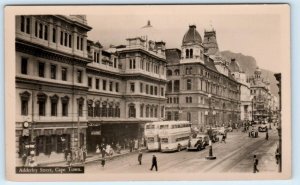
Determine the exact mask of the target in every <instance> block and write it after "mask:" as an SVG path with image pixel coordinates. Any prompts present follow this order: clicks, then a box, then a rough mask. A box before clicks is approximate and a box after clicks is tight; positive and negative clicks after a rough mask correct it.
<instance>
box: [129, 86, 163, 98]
mask: <svg viewBox="0 0 300 185" xmlns="http://www.w3.org/2000/svg"><path fill="white" fill-rule="evenodd" d="M149 87H150V88H149ZM160 91H161V93H160V94H161V96H164V88H163V87H161V89H160ZM130 92H132V93H133V92H135V83H130ZM143 92H144V84H143V83H140V93H143ZM145 93H146V94H150V95H156V96H157V95H158V88H157V86H154V88H153V86H152V85H148V84H146V85H145Z"/></svg>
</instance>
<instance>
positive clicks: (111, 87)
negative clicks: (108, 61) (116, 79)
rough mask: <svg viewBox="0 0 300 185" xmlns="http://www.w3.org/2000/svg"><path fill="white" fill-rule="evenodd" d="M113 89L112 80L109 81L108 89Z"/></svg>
mask: <svg viewBox="0 0 300 185" xmlns="http://www.w3.org/2000/svg"><path fill="white" fill-rule="evenodd" d="M112 90H113V82H109V91H112Z"/></svg>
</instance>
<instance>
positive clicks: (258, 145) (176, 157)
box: [85, 129, 278, 173]
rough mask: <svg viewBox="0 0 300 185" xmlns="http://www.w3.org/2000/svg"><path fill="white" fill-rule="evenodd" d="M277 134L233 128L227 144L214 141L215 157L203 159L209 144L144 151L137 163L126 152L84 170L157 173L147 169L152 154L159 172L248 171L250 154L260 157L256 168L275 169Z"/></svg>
mask: <svg viewBox="0 0 300 185" xmlns="http://www.w3.org/2000/svg"><path fill="white" fill-rule="evenodd" d="M277 139H278V136H277V131H276V130H275V129H273V130H271V131H269V140H268V141H267V140H265V133H259V137H258V138H249V137H248V134H247V133H242V132H240V131H239V132H237V131H233V132H231V133H228V135H227V140H226V144H225V143H214V144H213V152H214V155H215V156H216V157H217V159H216V160H212V161H210V160H206V159H205V157H206V156H208V152H209V150H208V147H207V148H206V149H205V150H202V151H200V152H198V151H181V152H174V153H160V152H145V153H144V155H143V164H142V165H138V161H137V155H136V154H134V155H129V156H126V157H122V158H117V159H114V160H111V161H107V162H106V165H105V167H104V168H103V167H101V165H100V162H94V163H90V164H87V165H86V168H85V171H86V173H97V172H108V173H114V172H116V173H122V172H134V173H156V172H153V171H150V170H149V168H150V166H151V159H152V155H153V154H155V155H156V156H157V160H158V171H159V172H177V173H178V172H248V173H252V170H253V165H252V161H253V155H254V154H256V155H257V156H258V158H259V160H260V161H259V165H258V168H259V169H260V171H261V172H264V171H265V172H266V171H267V172H270V171H274V172H276V170H277V168H276V164H275V161H274V154H275V153H274V152H275V148H276V142H277Z"/></svg>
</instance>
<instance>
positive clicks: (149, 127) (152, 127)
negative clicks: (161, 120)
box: [146, 125, 154, 129]
mask: <svg viewBox="0 0 300 185" xmlns="http://www.w3.org/2000/svg"><path fill="white" fill-rule="evenodd" d="M146 129H154V125H147V126H146Z"/></svg>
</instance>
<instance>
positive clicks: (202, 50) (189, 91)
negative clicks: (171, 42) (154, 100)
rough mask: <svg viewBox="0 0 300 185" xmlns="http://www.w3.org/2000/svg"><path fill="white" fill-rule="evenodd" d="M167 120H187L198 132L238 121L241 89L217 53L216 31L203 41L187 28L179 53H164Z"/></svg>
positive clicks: (206, 32) (194, 29)
mask: <svg viewBox="0 0 300 185" xmlns="http://www.w3.org/2000/svg"><path fill="white" fill-rule="evenodd" d="M166 59H167V79H168V84H167V89H166V90H167V91H166V96H167V105H166V119H167V120H188V121H190V122H191V123H192V124H193V127H196V128H198V129H200V130H203V129H204V128H207V127H215V126H217V125H233V123H237V122H238V121H240V87H241V84H240V83H239V82H237V81H236V80H235V79H234V78H233V76H232V74H231V72H230V69H229V68H228V65H229V62H227V61H226V60H225V59H224V58H223V57H222V56H221V54H220V53H219V48H218V44H217V40H216V32H215V30H213V29H212V30H206V31H205V33H204V40H202V37H201V35H200V34H199V32H198V31H197V30H196V26H195V25H190V26H189V29H188V31H187V32H186V33H185V35H184V37H183V40H182V45H181V50H180V49H167V50H166Z"/></svg>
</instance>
